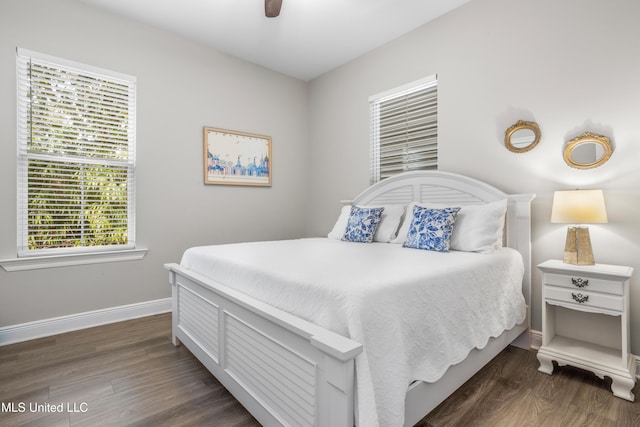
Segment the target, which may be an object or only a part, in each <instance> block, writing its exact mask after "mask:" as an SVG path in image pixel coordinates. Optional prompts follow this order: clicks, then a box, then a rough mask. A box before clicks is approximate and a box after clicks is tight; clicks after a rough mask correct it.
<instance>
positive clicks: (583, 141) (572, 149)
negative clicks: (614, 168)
mask: <svg viewBox="0 0 640 427" xmlns="http://www.w3.org/2000/svg"><path fill="white" fill-rule="evenodd" d="M611 154H613V146H612V145H611V141H610V140H609V138H607V137H606V136H602V135H596V134H593V133H591V132H585V133H583V134H582V135H580V136H578V137H576V138H574V139H572V140H571V141H569V142H567V144H566V145H565V147H564V161H565V162H566V163H567V164H568V165H569V166H571V167H572V168H576V169H591V168H596V167H598V166H600V165H602V164H604V163H605V162H606V161H607V160H609V157H611Z"/></svg>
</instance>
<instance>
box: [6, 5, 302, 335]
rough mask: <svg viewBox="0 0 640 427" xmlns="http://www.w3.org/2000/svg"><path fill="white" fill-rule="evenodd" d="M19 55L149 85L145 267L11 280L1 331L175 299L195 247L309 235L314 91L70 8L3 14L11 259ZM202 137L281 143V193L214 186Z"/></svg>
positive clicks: (141, 119)
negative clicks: (178, 270)
mask: <svg viewBox="0 0 640 427" xmlns="http://www.w3.org/2000/svg"><path fill="white" fill-rule="evenodd" d="M16 46H19V47H22V48H26V49H30V50H34V51H38V52H42V53H46V54H50V55H54V56H58V57H61V58H66V59H69V60H73V61H77V62H83V63H86V64H91V65H95V66H98V67H103V68H107V69H110V70H114V71H118V72H122V73H126V74H131V75H134V76H136V77H137V79H138V105H137V113H138V126H137V142H138V150H137V160H138V162H137V192H138V197H137V243H138V245H139V246H142V247H147V248H149V252H148V254H147V256H146V257H145V258H144V259H143V260H142V261H128V262H119V263H108V264H96V265H88V266H77V267H61V268H54V269H48V270H36V271H29V272H14V273H7V272H5V271H3V270H1V269H0V327H1V326H6V325H15V324H19V323H23V322H28V321H34V320H39V319H47V318H50V317H56V316H63V315H69V314H74V313H80V312H85V311H91V310H96V309H101V308H108V307H114V306H120V305H126V304H132V303H137V302H143V301H151V300H156V299H161V298H166V297H168V296H170V288H169V285H168V275H167V272H166V271H165V270H164V269H163V268H162V264H163V263H165V262H177V261H179V260H180V256H181V254H182V252H183V251H184V249H186V248H187V247H189V246H194V245H200V244H208V243H225V242H233V241H242V240H265V239H277V238H287V237H297V236H299V235H301V234H302V233H303V232H304V224H305V218H304V215H303V213H304V209H305V208H304V206H305V202H306V197H307V181H308V178H307V177H308V168H307V164H306V159H307V158H308V155H307V151H308V143H307V140H308V112H307V109H308V84H307V83H306V82H303V81H300V80H296V79H293V78H290V77H286V76H283V75H281V74H278V73H274V72H271V71H268V70H266V69H264V68H261V67H258V66H255V65H252V64H249V63H246V62H244V61H241V60H237V59H234V58H231V57H229V56H226V55H223V54H220V53H217V52H215V51H213V50H211V49H207V48H205V47H204V46H200V45H197V44H194V43H190V42H187V41H185V40H183V39H181V38H178V37H174V36H172V35H170V34H168V33H166V32H162V31H158V30H155V29H153V28H150V27H147V26H143V25H140V24H137V23H133V22H131V21H128V20H125V19H122V18H119V17H117V16H115V15H110V14H108V13H105V12H102V11H98V10H96V9H93V8H90V7H88V6H85V5H83V4H82V3H79V2H75V1H69V0H55V1H50V0H3V1H2V2H0V93H2V97H0V199H1V200H3V203H2V204H0V259H7V258H13V257H15V255H16V208H15V200H16V166H15V163H16V148H15V147H16V132H15V129H16V114H15V110H16V105H15V49H16ZM203 126H213V127H221V128H226V129H234V130H239V131H245V132H251V133H258V134H263V135H269V136H271V137H272V138H273V165H274V172H273V185H272V187H270V188H264V187H231V186H219V185H216V186H214V185H207V186H205V185H204V184H203Z"/></svg>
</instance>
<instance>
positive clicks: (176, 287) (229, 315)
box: [166, 264, 362, 427]
mask: <svg viewBox="0 0 640 427" xmlns="http://www.w3.org/2000/svg"><path fill="white" fill-rule="evenodd" d="M166 267H167V268H168V269H169V270H171V271H172V273H171V279H170V280H171V283H172V294H173V335H174V338H173V341H174V344H176V345H178V344H179V343H180V342H182V343H184V344H185V345H186V346H187V348H189V350H191V352H192V353H193V354H194V355H195V356H196V357H197V358H198V360H200V361H201V362H202V363H203V364H204V365H205V366H206V367H207V369H209V371H211V373H213V375H215V376H216V378H217V379H218V380H219V381H220V382H221V383H222V384H223V385H224V386H225V387H226V388H227V389H228V390H229V391H230V392H231V393H232V394H233V395H234V396H235V397H236V399H238V400H239V401H240V402H241V403H242V404H243V405H244V406H245V408H247V409H248V410H249V412H251V413H252V415H253V416H254V417H255V418H256V419H257V420H258V421H260V423H262V424H263V425H265V426H295V427H298V426H299V427H306V426H308V427H312V426H319V427H324V426H327V427H329V426H331V427H334V426H343V427H352V426H353V420H354V418H353V405H354V380H353V378H354V371H353V369H354V358H355V357H356V355H357V354H359V353H360V352H361V350H362V346H361V345H360V344H358V343H355V342H353V341H351V340H349V339H347V338H344V337H342V336H340V335H337V334H334V333H333V332H330V331H327V330H325V329H322V328H319V327H318V326H316V325H312V324H310V323H309V322H306V321H304V320H302V319H299V318H297V317H295V316H292V315H290V314H287V313H284V312H281V311H279V310H277V309H275V308H273V307H271V306H267V305H265V304H262V303H260V302H257V301H255V300H253V299H251V298H250V297H248V296H246V295H243V294H240V293H238V292H237V291H233V290H230V289H228V288H226V287H224V286H222V285H219V284H217V283H216V282H213V281H208V280H205V279H204V278H200V277H195V276H193V275H191V274H185V275H183V274H177V273H176V271H179V272H180V273H182V272H184V273H187V271H185V270H183V269H182V268H181V267H179V266H177V265H175V264H168V265H167V266H166Z"/></svg>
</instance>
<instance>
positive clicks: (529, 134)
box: [504, 120, 540, 153]
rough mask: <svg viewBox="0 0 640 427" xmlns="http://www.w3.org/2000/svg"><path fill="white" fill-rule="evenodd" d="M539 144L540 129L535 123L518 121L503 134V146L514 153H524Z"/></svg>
mask: <svg viewBox="0 0 640 427" xmlns="http://www.w3.org/2000/svg"><path fill="white" fill-rule="evenodd" d="M538 142H540V128H539V127H538V124H537V123H536V122H527V121H524V120H518V122H517V123H516V124H515V125H513V126H511V127H510V128H509V129H507V130H506V132H505V133H504V145H505V146H506V147H507V148H508V149H509V151H513V152H514V153H524V152H525V151H529V150H531V149H532V148H533V147H535V146H536V145H538Z"/></svg>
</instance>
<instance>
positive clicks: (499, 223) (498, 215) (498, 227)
mask: <svg viewBox="0 0 640 427" xmlns="http://www.w3.org/2000/svg"><path fill="white" fill-rule="evenodd" d="M415 205H418V206H422V207H427V208H442V207H443V205H437V204H429V203H425V204H422V203H415V202H413V203H411V204H410V205H409V207H408V208H407V212H408V214H407V218H406V220H405V221H404V223H403V224H402V227H400V230H399V231H398V237H396V238H395V239H393V240H392V241H391V243H404V241H405V240H406V237H407V233H408V231H409V226H410V225H411V221H412V219H413V218H412V216H413V206H415ZM506 212H507V200H506V199H504V200H498V201H497V202H492V203H485V204H481V205H466V206H461V209H460V211H459V212H458V216H457V217H456V222H455V224H454V225H453V233H452V235H451V248H450V249H452V250H455V251H466V252H480V253H491V252H493V251H494V250H495V249H497V248H501V247H502V234H503V228H504V217H505V214H506Z"/></svg>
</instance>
